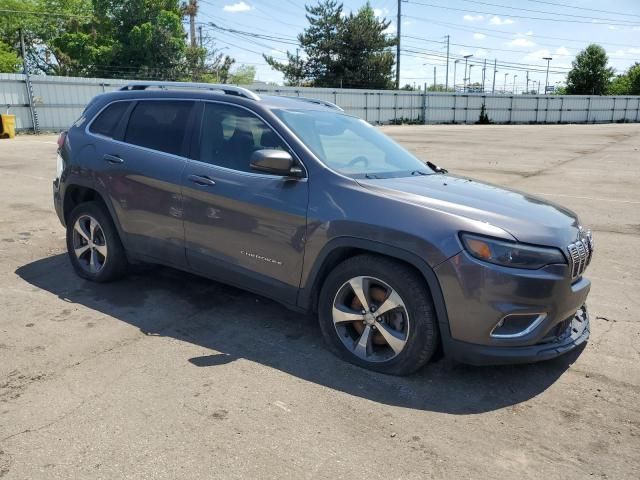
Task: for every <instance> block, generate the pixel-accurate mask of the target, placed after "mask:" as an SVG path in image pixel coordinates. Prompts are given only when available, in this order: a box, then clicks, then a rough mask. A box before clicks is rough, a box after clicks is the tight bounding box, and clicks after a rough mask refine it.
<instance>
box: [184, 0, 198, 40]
mask: <svg viewBox="0 0 640 480" xmlns="http://www.w3.org/2000/svg"><path fill="white" fill-rule="evenodd" d="M185 13H186V14H187V15H189V33H190V37H191V48H196V47H197V46H198V44H197V42H196V14H197V13H198V0H189V3H188V4H187V5H186V8H185Z"/></svg>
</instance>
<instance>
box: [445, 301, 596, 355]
mask: <svg viewBox="0 0 640 480" xmlns="http://www.w3.org/2000/svg"><path fill="white" fill-rule="evenodd" d="M566 323H567V325H566V327H565V328H564V329H563V330H562V331H560V332H558V335H557V336H555V337H554V338H552V339H550V340H548V341H546V342H543V343H539V344H536V345H527V346H521V347H505V346H490V345H477V344H472V343H466V342H461V341H459V340H454V339H452V338H448V339H447V340H446V342H445V352H446V354H447V355H448V356H450V357H452V358H453V359H455V360H457V361H459V362H462V363H468V364H470V365H504V364H516V363H533V362H540V361H542V360H549V359H552V358H555V357H558V356H560V355H564V354H565V353H568V352H570V351H571V350H573V349H575V348H577V347H579V346H580V345H582V344H583V343H585V342H586V341H587V340H588V339H589V333H590V327H589V313H588V312H587V308H586V306H582V307H581V308H579V309H578V310H577V312H576V313H575V315H574V316H573V317H572V318H570V319H568V321H567V322H566ZM562 325H563V323H561V324H559V326H562Z"/></svg>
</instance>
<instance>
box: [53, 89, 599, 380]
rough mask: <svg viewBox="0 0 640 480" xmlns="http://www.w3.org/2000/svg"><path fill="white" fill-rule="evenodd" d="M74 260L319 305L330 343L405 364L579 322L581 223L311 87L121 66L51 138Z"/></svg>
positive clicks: (524, 348)
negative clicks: (106, 88) (443, 160)
mask: <svg viewBox="0 0 640 480" xmlns="http://www.w3.org/2000/svg"><path fill="white" fill-rule="evenodd" d="M58 144H59V150H58V168H57V178H56V179H55V181H54V183H53V198H54V203H55V208H56V212H57V214H58V216H59V217H60V221H61V222H62V224H63V225H65V226H66V229H67V247H68V251H69V258H70V260H71V263H72V265H73V268H74V269H75V271H76V272H77V274H78V275H80V276H81V277H83V278H85V279H88V280H92V281H96V282H106V281H110V280H114V279H116V278H118V277H121V276H122V275H123V274H124V273H125V272H126V271H127V266H128V265H130V264H131V263H137V262H149V263H155V264H162V265H167V266H170V267H174V268H177V269H181V270H186V271H189V272H194V273H197V274H200V275H203V276H206V277H209V278H211V279H215V280H218V281H221V282H224V283H228V284H231V285H235V286H238V287H240V288H243V289H246V290H250V291H252V292H255V293H258V294H260V295H264V296H267V297H270V298H272V299H274V300H276V301H278V302H281V303H282V304H284V305H286V306H288V307H289V308H292V309H295V310H298V311H300V312H317V314H318V318H319V322H320V327H321V330H322V333H323V336H324V338H325V340H326V343H327V344H328V346H329V347H330V348H331V350H333V351H334V352H335V353H336V354H337V355H339V356H340V357H342V358H343V359H345V360H347V361H349V362H352V363H355V364H357V365H360V366H363V367H366V368H370V369H373V370H377V371H380V372H385V373H390V374H408V373H410V372H412V371H414V370H416V369H418V368H420V367H421V366H422V365H424V364H425V363H426V362H427V361H428V360H429V359H430V358H432V356H433V355H434V354H436V353H437V352H439V351H443V352H444V354H445V355H449V356H451V357H453V358H455V359H457V360H459V361H462V362H466V363H472V364H498V363H515V362H532V361H538V360H544V359H549V358H552V357H556V356H558V355H561V354H563V353H565V352H567V351H570V350H572V349H574V348H575V347H577V346H578V345H580V344H582V343H584V342H585V341H586V340H587V338H588V336H589V320H588V316H587V310H586V307H585V301H586V298H587V294H588V292H589V288H590V282H589V280H587V279H586V278H585V277H584V276H583V273H584V271H585V269H586V267H587V266H588V264H589V262H590V260H591V257H592V253H593V241H592V238H591V233H590V231H588V230H585V229H584V228H583V227H582V226H581V225H580V222H579V221H578V218H577V217H576V215H575V214H573V213H572V212H571V211H569V210H567V209H565V208H562V207H560V206H558V205H554V204H551V203H549V202H546V201H543V200H540V199H537V198H535V197H531V196H529V195H526V194H523V193H520V192H515V191H512V190H507V189H503V188H500V187H497V186H493V185H488V184H485V183H480V182H477V181H475V180H470V179H468V178H463V177H459V176H455V175H450V174H448V172H447V171H446V170H444V169H442V168H439V167H437V166H436V165H434V164H432V163H430V162H426V163H425V162H423V161H421V160H419V159H417V158H416V157H414V156H413V155H412V154H410V153H409V152H408V151H406V150H405V149H403V148H402V147H400V146H399V145H398V144H396V143H395V142H393V141H392V140H390V139H389V138H388V137H386V136H385V135H383V134H382V133H381V132H379V131H378V130H377V129H376V128H374V127H372V126H371V125H369V124H368V123H366V122H364V121H363V120H361V119H359V118H356V117H352V116H349V115H346V114H345V113H344V112H343V111H342V110H341V109H340V108H339V107H337V106H335V105H333V104H331V103H327V102H322V101H318V100H313V99H305V98H287V97H275V96H262V95H261V96H258V95H256V94H255V93H253V92H251V91H249V90H246V89H243V88H240V87H232V86H228V85H210V84H176V83H153V82H148V83H144V82H138V83H135V84H132V85H128V86H126V87H124V88H123V89H122V90H120V91H117V92H112V93H107V94H103V95H100V96H98V97H96V98H94V99H93V100H92V101H91V103H90V104H89V105H88V106H87V108H86V109H85V111H84V113H83V114H82V116H81V118H80V119H79V120H78V121H76V122H75V124H74V125H73V126H72V127H71V128H70V129H69V130H68V131H67V132H65V133H63V134H61V136H60V138H59V142H58Z"/></svg>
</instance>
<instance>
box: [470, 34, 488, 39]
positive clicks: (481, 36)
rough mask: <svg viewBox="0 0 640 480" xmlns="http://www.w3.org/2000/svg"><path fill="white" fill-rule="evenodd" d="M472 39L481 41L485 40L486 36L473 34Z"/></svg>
mask: <svg viewBox="0 0 640 480" xmlns="http://www.w3.org/2000/svg"><path fill="white" fill-rule="evenodd" d="M473 38H475V39H476V40H483V39H485V38H487V36H486V35H485V34H484V33H474V34H473Z"/></svg>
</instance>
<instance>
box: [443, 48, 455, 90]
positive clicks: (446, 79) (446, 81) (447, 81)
mask: <svg viewBox="0 0 640 480" xmlns="http://www.w3.org/2000/svg"><path fill="white" fill-rule="evenodd" d="M454 68H455V67H454ZM454 83H455V80H454ZM454 90H455V85H454ZM444 91H445V92H447V91H449V35H447V74H446V76H445V81H444Z"/></svg>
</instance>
